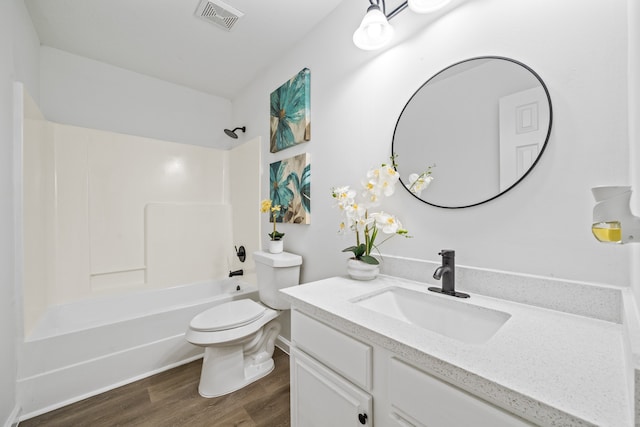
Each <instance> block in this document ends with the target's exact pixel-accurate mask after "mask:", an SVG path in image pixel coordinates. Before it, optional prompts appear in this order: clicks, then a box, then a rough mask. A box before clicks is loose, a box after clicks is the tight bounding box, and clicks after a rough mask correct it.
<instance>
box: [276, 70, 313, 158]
mask: <svg viewBox="0 0 640 427" xmlns="http://www.w3.org/2000/svg"><path fill="white" fill-rule="evenodd" d="M310 74H311V72H310V71H309V69H308V68H304V69H302V70H301V71H300V72H299V73H298V74H296V75H295V76H293V77H292V78H291V79H289V81H287V82H286V83H285V84H283V85H282V86H280V87H279V88H278V89H276V90H274V91H273V92H271V132H270V141H271V144H270V151H271V152H272V153H275V152H277V151H280V150H284V149H285V148H289V147H292V146H294V145H296V144H300V143H301V142H305V141H309V140H310V139H311V118H310V112H311V111H310V110H311V107H310V101H309V88H310Z"/></svg>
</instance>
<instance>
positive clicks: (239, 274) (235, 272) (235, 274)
mask: <svg viewBox="0 0 640 427" xmlns="http://www.w3.org/2000/svg"><path fill="white" fill-rule="evenodd" d="M243 274H244V271H242V269H240V270H236V271H229V277H233V276H242V275H243Z"/></svg>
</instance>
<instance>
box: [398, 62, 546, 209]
mask: <svg viewBox="0 0 640 427" xmlns="http://www.w3.org/2000/svg"><path fill="white" fill-rule="evenodd" d="M478 59H500V60H504V61H509V62H512V63H514V64H517V65H519V66H521V67H523V68H525V69H526V70H527V71H529V72H530V73H531V74H532V75H533V76H534V77H535V78H536V79H537V80H538V82H540V85H541V86H542V88H543V89H544V92H545V94H546V96H547V102H548V103H549V129H548V130H547V135H546V137H545V140H544V144H543V145H542V149H541V150H540V153H539V154H538V157H536V159H535V161H534V162H533V164H532V165H531V167H530V168H529V169H528V170H527V172H525V174H524V175H522V176H521V177H520V178H519V179H518V180H517V181H516V182H514V183H513V184H512V185H511V186H509V187H508V188H507V189H505V190H503V191H501V192H499V193H498V194H496V195H495V196H493V197H491V198H488V199H486V200H483V201H481V202H478V203H472V204H470V205H464V206H441V205H437V204H434V203H430V202H428V201H426V200H424V199H422V198H420V197H418V196H417V195H416V194H414V193H412V192H411V191H409V189H408V188H407V185H406V184H405V183H404V181H402V178H400V182H401V183H402V187H403V188H404V189H405V190H407V191H408V192H409V194H411V195H412V196H413V197H415V198H416V199H418V200H420V201H421V202H423V203H426V204H428V205H431V206H434V207H437V208H443V209H463V208H470V207H473V206H478V205H482V204H484V203H487V202H490V201H492V200H494V199H496V198H498V197H500V196H502V195H503V194H505V193H507V192H508V191H510V190H511V189H512V188H514V187H515V186H516V185H518V184H519V183H520V182H521V181H522V180H523V179H524V178H525V177H526V176H527V175H529V173H530V172H531V171H532V170H533V168H535V167H536V165H537V164H538V161H539V160H540V158H541V157H542V154H543V153H544V151H545V149H546V148H547V144H548V143H549V137H550V136H551V128H552V125H553V106H552V104H551V96H550V95H549V90H548V89H547V85H546V84H545V83H544V81H543V80H542V78H541V77H540V76H539V75H538V73H536V72H535V71H534V70H533V69H532V68H531V67H529V66H528V65H526V64H524V63H522V62H520V61H517V60H515V59H512V58H507V57H504V56H491V55H489V56H477V57H474V58H469V59H465V60H463V61H459V62H456V63H455V64H451V65H449V66H447V67H445V68H443V69H442V70H440V71H438V72H437V73H436V74H434V75H433V76H431V77H430V78H429V79H428V80H427V81H426V82H424V83H423V84H422V85H421V86H420V87H419V88H418V89H417V90H416V91H415V92H414V93H413V95H411V97H410V98H409V100H408V101H407V103H406V104H405V106H404V107H403V108H402V111H401V112H400V115H399V116H398V120H397V121H396V125H395V127H394V129H393V138H392V139H391V155H392V156H395V155H396V152H395V149H394V144H395V136H396V131H397V130H398V124H399V123H400V119H401V118H402V114H403V113H404V111H405V110H406V109H407V107H408V106H409V104H410V103H411V100H412V99H413V98H414V97H415V96H416V95H417V94H418V92H420V90H421V89H422V88H423V87H425V86H426V85H427V84H429V82H430V81H431V80H433V79H434V78H436V77H438V76H439V75H440V74H442V73H444V72H445V71H447V70H449V69H450V68H453V67H455V66H457V65H460V64H464V63H466V62H469V61H474V60H478ZM394 169H396V171H398V169H397V167H394Z"/></svg>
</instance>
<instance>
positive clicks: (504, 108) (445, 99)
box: [392, 57, 552, 208]
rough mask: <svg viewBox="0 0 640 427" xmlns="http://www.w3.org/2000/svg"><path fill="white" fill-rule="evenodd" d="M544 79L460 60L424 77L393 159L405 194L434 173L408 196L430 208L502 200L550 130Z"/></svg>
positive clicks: (396, 138)
mask: <svg viewBox="0 0 640 427" xmlns="http://www.w3.org/2000/svg"><path fill="white" fill-rule="evenodd" d="M551 122H552V109H551V98H550V97H549V92H548V90H547V88H546V86H545V84H544V82H543V81H542V79H541V78H540V77H539V76H538V75H537V74H536V73H535V72H534V71H533V70H532V69H531V68H529V67H527V66H526V65H524V64H522V63H520V62H517V61H515V60H512V59H508V58H501V57H481V58H473V59H469V60H466V61H463V62H459V63H457V64H454V65H452V66H450V67H447V68H445V69H444V70H442V71H440V72H439V73H437V74H436V75H435V76H433V77H432V78H430V79H429V80H428V81H427V82H426V83H425V84H424V85H422V87H420V88H419V89H418V90H417V91H416V92H415V94H414V95H413V96H412V97H411V99H409V101H408V102H407V105H406V106H405V107H404V109H403V110H402V113H401V114H400V117H399V118H398V122H397V123H396V128H395V131H394V135H393V142H392V153H393V154H395V155H397V161H398V166H397V170H398V172H399V173H400V180H401V182H402V184H403V185H404V187H405V188H407V189H408V190H409V189H410V188H411V185H412V183H413V180H415V177H416V175H413V177H412V178H411V180H410V178H409V177H410V176H411V175H412V174H418V176H419V175H420V174H421V173H422V172H425V171H426V170H427V169H428V167H429V166H432V165H435V167H433V168H432V171H431V172H432V175H431V176H432V177H433V181H432V182H430V183H429V186H428V187H427V188H426V189H424V190H423V191H422V192H416V191H412V190H415V188H416V186H415V185H414V186H413V188H411V190H410V191H411V192H412V194H413V195H414V196H415V197H417V198H419V199H420V200H422V201H423V202H425V203H428V204H430V205H433V206H438V207H443V208H463V207H470V206H475V205H479V204H481V203H485V202H487V201H489V200H493V199H495V198H496V197H498V196H500V195H501V194H504V193H505V192H507V191H509V190H510V189H512V188H513V187H514V186H515V185H516V184H518V182H520V181H521V180H522V179H523V178H524V177H525V176H526V175H527V174H528V173H529V172H530V171H531V169H532V168H533V167H534V166H535V165H536V163H537V161H538V160H539V158H540V156H541V155H542V153H543V151H544V149H545V146H546V144H547V142H548V139H549V135H550V132H551Z"/></svg>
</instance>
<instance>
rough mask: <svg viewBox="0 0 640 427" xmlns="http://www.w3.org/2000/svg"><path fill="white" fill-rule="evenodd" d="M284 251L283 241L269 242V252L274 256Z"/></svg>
mask: <svg viewBox="0 0 640 427" xmlns="http://www.w3.org/2000/svg"><path fill="white" fill-rule="evenodd" d="M283 249H284V242H283V241H282V240H269V252H271V253H272V254H279V253H281V252H282V250H283Z"/></svg>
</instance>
